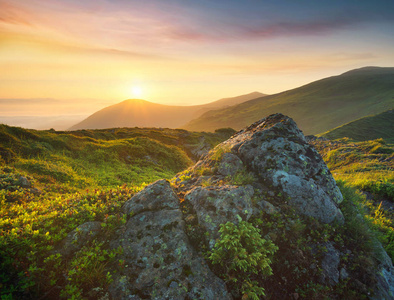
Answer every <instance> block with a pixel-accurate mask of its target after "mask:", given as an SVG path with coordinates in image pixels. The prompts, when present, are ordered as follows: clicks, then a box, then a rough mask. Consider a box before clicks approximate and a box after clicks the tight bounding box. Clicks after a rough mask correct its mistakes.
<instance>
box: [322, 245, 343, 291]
mask: <svg viewBox="0 0 394 300" xmlns="http://www.w3.org/2000/svg"><path fill="white" fill-rule="evenodd" d="M325 246H326V249H327V252H326V254H325V256H324V257H323V260H322V263H321V268H322V275H321V281H322V283H328V284H330V285H336V284H337V283H338V281H339V271H338V266H339V262H340V257H339V252H338V250H336V249H335V248H334V246H333V245H332V243H331V242H329V243H326V244H325Z"/></svg>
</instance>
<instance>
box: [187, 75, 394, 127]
mask: <svg viewBox="0 0 394 300" xmlns="http://www.w3.org/2000/svg"><path fill="white" fill-rule="evenodd" d="M393 107H394V68H373V69H368V68H364V69H360V70H354V71H351V72H347V73H345V74H342V75H339V76H333V77H329V78H325V79H322V80H319V81H315V82H312V83H310V84H307V85H304V86H301V87H299V88H296V89H293V90H289V91H286V92H282V93H279V94H275V95H270V96H266V97H262V98H258V99H255V100H250V101H247V102H245V103H241V104H239V105H235V106H231V107H228V108H226V109H220V110H214V111H209V112H207V113H205V114H203V115H202V116H200V117H198V118H197V119H195V120H192V121H191V122H189V123H188V124H186V125H185V126H184V128H185V129H188V130H199V131H201V130H205V131H213V130H215V129H216V128H220V127H232V128H235V129H241V128H243V127H245V126H247V125H249V124H252V123H253V122H256V121H258V120H260V119H261V118H263V117H265V116H268V115H270V114H273V113H278V112H280V113H283V114H285V115H288V116H290V117H291V118H293V119H294V121H295V122H296V123H297V124H298V126H299V127H300V129H301V130H303V132H304V133H305V134H318V133H321V132H325V131H327V130H330V129H332V128H335V127H337V126H340V125H343V124H344V123H347V122H351V121H353V120H356V119H359V118H361V117H364V116H368V115H371V114H377V113H381V112H383V111H386V110H388V109H392V108H393Z"/></svg>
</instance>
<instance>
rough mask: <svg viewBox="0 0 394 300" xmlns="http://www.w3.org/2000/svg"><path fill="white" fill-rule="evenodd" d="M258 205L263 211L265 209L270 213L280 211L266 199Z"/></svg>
mask: <svg viewBox="0 0 394 300" xmlns="http://www.w3.org/2000/svg"><path fill="white" fill-rule="evenodd" d="M257 205H258V206H259V207H260V208H261V210H262V211H264V212H265V213H267V214H269V215H273V214H275V213H278V212H279V210H278V209H277V208H276V207H275V206H273V205H272V204H271V203H269V202H268V201H265V200H261V201H259V202H258V203H257Z"/></svg>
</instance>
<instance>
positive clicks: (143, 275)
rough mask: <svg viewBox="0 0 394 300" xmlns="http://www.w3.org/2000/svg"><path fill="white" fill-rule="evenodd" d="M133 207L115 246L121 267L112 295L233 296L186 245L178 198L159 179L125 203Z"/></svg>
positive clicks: (212, 297)
mask: <svg viewBox="0 0 394 300" xmlns="http://www.w3.org/2000/svg"><path fill="white" fill-rule="evenodd" d="M124 212H125V213H128V214H130V213H132V216H131V218H130V219H129V220H128V222H127V223H126V225H125V227H124V228H123V232H122V233H121V234H120V236H119V238H117V239H115V240H114V241H113V242H112V246H113V247H115V248H116V247H119V246H122V248H123V254H122V256H121V258H120V259H123V260H124V268H123V269H121V270H119V272H118V276H117V278H115V280H114V282H113V283H112V284H111V286H110V294H111V296H112V298H113V299H147V298H149V299H231V297H230V295H229V294H228V292H227V290H226V286H225V284H224V282H223V281H222V280H221V279H219V278H218V277H216V276H215V275H214V274H213V273H212V272H211V270H210V269H209V268H208V266H207V264H206V262H205V261H204V260H203V259H202V258H201V257H200V256H199V255H198V254H197V253H196V251H195V250H194V249H193V247H192V246H191V245H190V242H189V239H188V237H187V235H186V233H185V222H184V221H183V215H182V212H181V210H180V205H179V199H178V197H177V196H176V195H175V193H174V192H173V190H172V188H171V186H170V184H169V182H168V181H165V180H159V181H157V182H155V183H153V184H151V185H149V186H148V187H146V188H145V189H144V190H143V191H141V192H140V193H138V194H136V195H135V196H134V197H133V198H131V199H130V200H129V201H128V202H126V204H125V205H124Z"/></svg>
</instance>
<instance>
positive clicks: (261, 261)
mask: <svg viewBox="0 0 394 300" xmlns="http://www.w3.org/2000/svg"><path fill="white" fill-rule="evenodd" d="M219 232H220V233H221V235H220V239H219V240H218V241H217V242H216V244H215V246H214V248H213V249H212V251H211V254H210V256H209V259H210V260H211V261H212V263H213V264H219V265H220V266H221V267H222V268H223V271H224V279H225V280H226V281H227V282H234V283H236V282H238V281H240V282H241V293H242V294H243V299H259V297H260V296H264V288H263V287H261V286H258V283H257V281H255V280H252V276H253V275H254V274H260V275H261V276H263V277H266V276H270V275H272V269H271V266H270V265H271V262H272V256H273V254H274V253H275V251H276V250H277V249H278V247H277V246H275V245H274V244H273V243H272V242H271V241H270V240H268V241H267V240H265V239H264V238H262V237H261V235H260V230H259V229H258V228H256V227H254V226H253V225H252V224H251V223H248V222H246V221H241V222H240V223H239V225H238V226H236V225H234V224H233V223H231V222H227V223H225V224H222V225H221V226H220V230H219Z"/></svg>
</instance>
